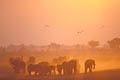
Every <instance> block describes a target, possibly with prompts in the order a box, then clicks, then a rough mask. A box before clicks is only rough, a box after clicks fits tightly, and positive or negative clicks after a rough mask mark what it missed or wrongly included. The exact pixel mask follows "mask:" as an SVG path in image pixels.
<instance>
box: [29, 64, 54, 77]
mask: <svg viewBox="0 0 120 80" xmlns="http://www.w3.org/2000/svg"><path fill="white" fill-rule="evenodd" d="M27 69H28V72H29V75H31V72H35V75H39V76H46V75H51V74H52V71H53V72H55V66H52V65H50V64H49V63H48V62H40V63H39V64H30V65H28V68H27Z"/></svg>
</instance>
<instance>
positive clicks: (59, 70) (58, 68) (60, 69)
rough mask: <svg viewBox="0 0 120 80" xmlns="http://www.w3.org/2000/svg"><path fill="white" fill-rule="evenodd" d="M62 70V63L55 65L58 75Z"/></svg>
mask: <svg viewBox="0 0 120 80" xmlns="http://www.w3.org/2000/svg"><path fill="white" fill-rule="evenodd" d="M62 70H63V65H62V64H59V65H57V71H58V74H59V75H62Z"/></svg>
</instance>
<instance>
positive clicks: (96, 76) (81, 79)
mask: <svg viewBox="0 0 120 80" xmlns="http://www.w3.org/2000/svg"><path fill="white" fill-rule="evenodd" d="M0 80H120V69H115V70H106V71H98V72H93V73H88V74H86V75H85V74H79V75H76V76H47V77H37V76H32V77H30V76H24V77H22V76H21V77H20V76H17V75H14V74H7V76H1V77H0Z"/></svg>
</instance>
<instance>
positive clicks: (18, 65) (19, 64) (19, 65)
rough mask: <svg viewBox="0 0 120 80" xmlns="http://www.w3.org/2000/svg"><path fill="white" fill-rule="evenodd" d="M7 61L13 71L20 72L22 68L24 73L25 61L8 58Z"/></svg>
mask: <svg viewBox="0 0 120 80" xmlns="http://www.w3.org/2000/svg"><path fill="white" fill-rule="evenodd" d="M9 61H10V64H11V65H12V67H13V69H14V72H15V73H20V71H21V70H22V72H23V74H25V68H26V63H25V62H24V61H23V60H19V59H15V58H10V59H9Z"/></svg>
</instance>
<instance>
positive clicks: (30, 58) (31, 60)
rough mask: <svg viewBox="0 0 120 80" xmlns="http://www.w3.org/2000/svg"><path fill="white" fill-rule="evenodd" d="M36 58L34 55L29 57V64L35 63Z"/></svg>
mask: <svg viewBox="0 0 120 80" xmlns="http://www.w3.org/2000/svg"><path fill="white" fill-rule="evenodd" d="M35 62H36V58H35V57H34V56H31V57H29V60H28V64H35Z"/></svg>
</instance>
